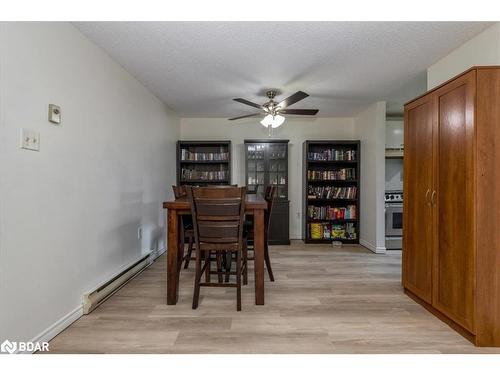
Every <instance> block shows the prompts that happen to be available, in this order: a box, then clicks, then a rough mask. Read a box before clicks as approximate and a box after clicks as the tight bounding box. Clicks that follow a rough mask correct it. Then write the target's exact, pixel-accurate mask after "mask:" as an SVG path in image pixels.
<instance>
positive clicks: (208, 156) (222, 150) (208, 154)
mask: <svg viewBox="0 0 500 375" xmlns="http://www.w3.org/2000/svg"><path fill="white" fill-rule="evenodd" d="M211 184H216V185H229V184H231V141H177V185H199V186H205V185H211Z"/></svg>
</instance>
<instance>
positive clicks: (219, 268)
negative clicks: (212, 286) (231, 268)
mask: <svg viewBox="0 0 500 375" xmlns="http://www.w3.org/2000/svg"><path fill="white" fill-rule="evenodd" d="M216 259H217V281H218V282H219V283H222V254H221V252H220V251H217V252H216Z"/></svg>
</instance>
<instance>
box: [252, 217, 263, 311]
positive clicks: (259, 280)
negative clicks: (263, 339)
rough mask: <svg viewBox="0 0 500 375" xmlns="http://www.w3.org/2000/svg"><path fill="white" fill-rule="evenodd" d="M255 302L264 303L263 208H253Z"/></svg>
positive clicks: (257, 303)
mask: <svg viewBox="0 0 500 375" xmlns="http://www.w3.org/2000/svg"><path fill="white" fill-rule="evenodd" d="M253 231H254V244H253V248H254V259H255V260H254V271H255V304H256V305H263V304H264V210H254V214H253Z"/></svg>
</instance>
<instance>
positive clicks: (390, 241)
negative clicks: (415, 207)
mask: <svg viewBox="0 0 500 375" xmlns="http://www.w3.org/2000/svg"><path fill="white" fill-rule="evenodd" d="M385 247H386V249H389V250H393V249H402V248H403V193H402V192H401V191H396V192H395V191H389V192H386V194H385Z"/></svg>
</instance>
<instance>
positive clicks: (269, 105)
mask: <svg viewBox="0 0 500 375" xmlns="http://www.w3.org/2000/svg"><path fill="white" fill-rule="evenodd" d="M277 94H278V91H277V90H268V91H267V92H266V95H267V97H268V98H269V101H267V102H266V103H264V104H262V105H260V104H257V103H253V102H251V101H249V100H246V99H242V98H236V99H233V100H235V101H237V102H239V103H243V104H246V105H249V106H251V107H254V108H258V109H260V112H256V113H251V114H249V115H243V116H238V117H233V118H230V119H229V120H239V119H242V118H246V117H255V116H259V115H262V114H264V115H265V117H264V118H263V119H262V121H261V122H260V123H261V124H262V126H265V127H266V128H269V129H272V128H277V127H279V126H281V125H282V124H283V123H284V122H285V117H284V116H282V115H302V116H314V115H316V114H317V113H318V112H319V110H318V109H293V108H292V109H289V108H288V106H290V105H292V104H295V103H297V102H299V101H301V100H302V99H305V98H307V97H308V96H309V94H306V93H305V92H304V91H297V92H296V93H295V94H293V95H290V96H289V97H288V98H286V99H283V100H282V101H280V102H279V103H278V102H275V101H274V98H275V97H276V95H277Z"/></svg>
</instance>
